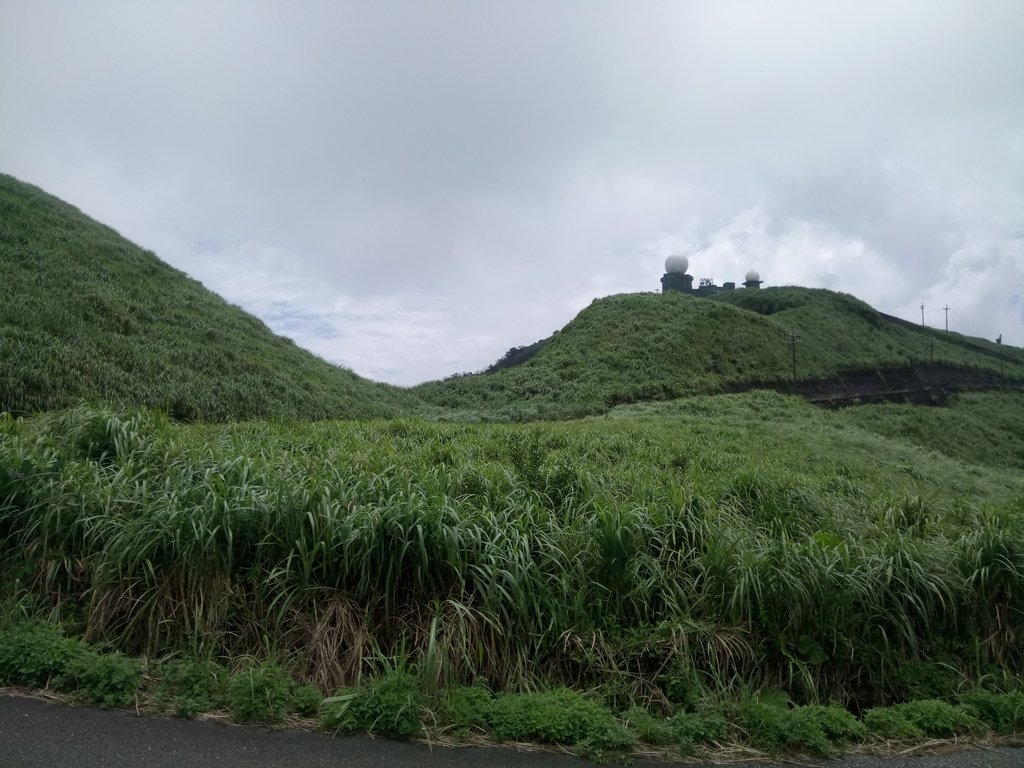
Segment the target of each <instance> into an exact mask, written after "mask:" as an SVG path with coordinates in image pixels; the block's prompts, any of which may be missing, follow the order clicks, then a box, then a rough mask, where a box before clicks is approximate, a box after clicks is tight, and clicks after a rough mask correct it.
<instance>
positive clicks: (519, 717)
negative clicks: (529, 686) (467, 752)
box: [488, 688, 636, 759]
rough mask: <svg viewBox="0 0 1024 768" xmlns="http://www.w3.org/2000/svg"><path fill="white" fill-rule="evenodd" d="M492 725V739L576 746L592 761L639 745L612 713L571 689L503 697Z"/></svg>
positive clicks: (495, 705)
mask: <svg viewBox="0 0 1024 768" xmlns="http://www.w3.org/2000/svg"><path fill="white" fill-rule="evenodd" d="M488 721H489V723H488V724H489V725H490V729H491V733H492V735H493V736H494V737H495V738H496V739H499V740H501V741H540V742H545V743H549V744H572V745H574V746H575V747H576V749H577V752H578V753H579V754H581V755H583V756H585V757H589V758H591V759H601V758H603V756H604V754H605V753H606V752H613V753H614V752H623V751H627V750H630V749H632V748H633V745H634V744H635V743H636V737H635V736H634V735H633V734H632V733H630V732H629V731H627V730H626V729H625V728H623V727H622V726H621V725H620V724H619V723H617V722H616V720H615V718H614V717H613V716H612V713H611V712H609V711H608V710H607V709H605V708H604V707H603V706H601V705H600V704H598V703H597V702H594V701H590V700H588V699H585V698H583V697H582V696H581V695H580V694H578V693H576V692H575V691H570V690H569V689H567V688H559V689H556V690H553V691H548V692H544V693H520V694H508V695H505V696H499V697H498V698H496V699H495V700H494V703H493V704H492V705H491V709H490V712H489V713H488Z"/></svg>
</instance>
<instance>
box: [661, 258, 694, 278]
mask: <svg viewBox="0 0 1024 768" xmlns="http://www.w3.org/2000/svg"><path fill="white" fill-rule="evenodd" d="M689 268H690V260H689V259H688V258H686V257H685V256H683V255H681V254H678V253H677V254H674V255H672V256H669V257H668V258H667V259H665V271H666V272H668V273H669V274H670V275H685V274H686V270H687V269H689Z"/></svg>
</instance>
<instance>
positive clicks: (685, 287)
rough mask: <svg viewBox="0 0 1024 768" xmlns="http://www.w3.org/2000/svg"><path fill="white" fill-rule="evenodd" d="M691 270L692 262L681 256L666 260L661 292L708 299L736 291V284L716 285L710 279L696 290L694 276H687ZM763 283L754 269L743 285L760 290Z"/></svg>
mask: <svg viewBox="0 0 1024 768" xmlns="http://www.w3.org/2000/svg"><path fill="white" fill-rule="evenodd" d="M689 268H690V260H689V259H687V258H686V257H685V256H683V255H681V254H674V255H672V256H669V257H668V258H667V259H665V274H664V275H662V277H661V292H662V293H668V292H669V291H679V292H680V293H686V294H689V295H690V296H700V297H706V296H713V295H714V294H716V293H721V292H722V291H733V290H736V283H722V285H715V282H714V280H712V279H711V278H710V277H703V278H701V279H700V282H699V283H697V287H696V288H694V287H693V275H688V274H686V270H687V269H689ZM763 282H764V281H763V280H762V279H761V275H759V274H758V273H757V271H756V270H753V269H752V270H750V271H749V272H747V278H746V280H745V281H744V283H743V287H744V288H760V287H761V283H763Z"/></svg>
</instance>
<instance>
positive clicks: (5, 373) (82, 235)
mask: <svg viewBox="0 0 1024 768" xmlns="http://www.w3.org/2000/svg"><path fill="white" fill-rule="evenodd" d="M81 399H86V400H90V401H104V402H110V403H120V404H130V405H145V406H156V407H160V408H164V409H166V410H167V411H168V412H169V413H170V414H171V415H172V416H174V417H175V418H181V419H189V420H194V419H197V420H225V419H250V418H266V417H275V418H276V417H286V418H304V419H324V418H361V417H375V416H387V415H394V414H396V413H399V412H401V411H403V410H404V409H405V408H406V407H407V405H408V403H410V402H411V401H412V400H413V398H411V397H410V396H409V395H408V394H407V393H405V392H403V391H401V390H398V389H396V388H394V387H388V386H385V385H382V384H376V383H373V382H370V381H367V380H365V379H362V378H360V377H359V376H356V375H355V374H353V373H352V372H350V371H347V370H344V369H342V368H338V367H337V366H334V365H330V364H329V363H327V362H325V361H324V360H321V359H320V358H317V357H316V356H314V355H312V354H310V353H309V352H307V351H305V350H302V349H299V348H298V347H296V346H295V345H294V344H293V343H292V342H291V341H289V340H288V339H284V338H281V337H279V336H275V335H274V334H273V333H272V332H271V331H270V330H269V329H268V328H267V327H266V326H265V325H264V324H263V323H262V322H261V321H260V320H258V319H256V318H255V317H253V316H252V315H249V314H247V313H246V312H243V311H242V310H241V309H239V308H238V307H234V306H231V305H230V304H228V303H227V302H225V301H224V300H223V299H221V298H220V297H219V296H217V295H215V294H214V293H211V292H210V291H208V290H206V289H205V288H204V287H203V286H202V285H201V284H200V283H198V282H196V281H195V280H192V279H190V278H189V277H187V276H186V275H185V274H183V273H182V272H179V271H178V270H175V269H173V268H171V267H170V266H168V265H167V264H165V263H163V262H162V261H160V260H159V259H158V258H157V257H156V256H155V255H154V254H152V253H151V252H148V251H145V250H143V249H141V248H139V247H137V246H135V245H133V244H132V243H130V242H128V241H127V240H125V239H124V238H122V237H121V236H120V235H118V234H117V233H116V232H114V231H113V230H112V229H110V228H108V227H105V226H103V225H101V224H99V223H97V222H95V221H93V220H92V219H90V218H88V217H87V216H85V215H84V214H82V213H81V212H80V211H79V210H77V209H76V208H74V207H72V206H70V205H68V204H66V203H63V202H61V201H60V200H58V199H56V198H54V197H52V196H50V195H48V194H46V193H44V192H43V191H41V190H39V189H38V188H36V187H33V186H30V185H28V184H24V183H22V182H20V181H18V180H16V179H14V178H12V177H10V176H4V175H0V411H5V410H7V411H13V412H32V411H38V410H52V409H56V408H63V407H66V406H69V405H71V404H73V403H75V402H78V401H79V400H81Z"/></svg>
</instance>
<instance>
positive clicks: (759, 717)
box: [737, 700, 865, 755]
mask: <svg viewBox="0 0 1024 768" xmlns="http://www.w3.org/2000/svg"><path fill="white" fill-rule="evenodd" d="M737 714H738V723H739V725H740V726H741V727H742V728H743V729H744V730H746V732H747V734H748V738H749V739H750V742H751V743H752V744H753V745H754V746H756V747H758V748H760V749H764V750H766V751H769V752H780V751H782V750H806V751H808V752H812V753H815V754H819V755H831V754H833V753H834V752H836V751H837V750H841V749H842V748H843V747H845V745H846V744H847V743H848V742H849V740H851V739H855V738H860V737H862V736H863V735H864V733H865V728H864V726H863V725H862V724H861V723H859V722H858V721H857V719H856V718H854V716H853V715H851V714H850V713H849V712H847V711H846V710H845V709H843V708H842V707H838V706H819V705H811V706H806V707H796V708H793V709H788V708H784V707H779V706H773V705H770V704H764V703H762V702H759V701H756V700H752V701H748V702H745V703H743V704H742V705H741V706H740V708H739V711H738V713H737Z"/></svg>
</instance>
